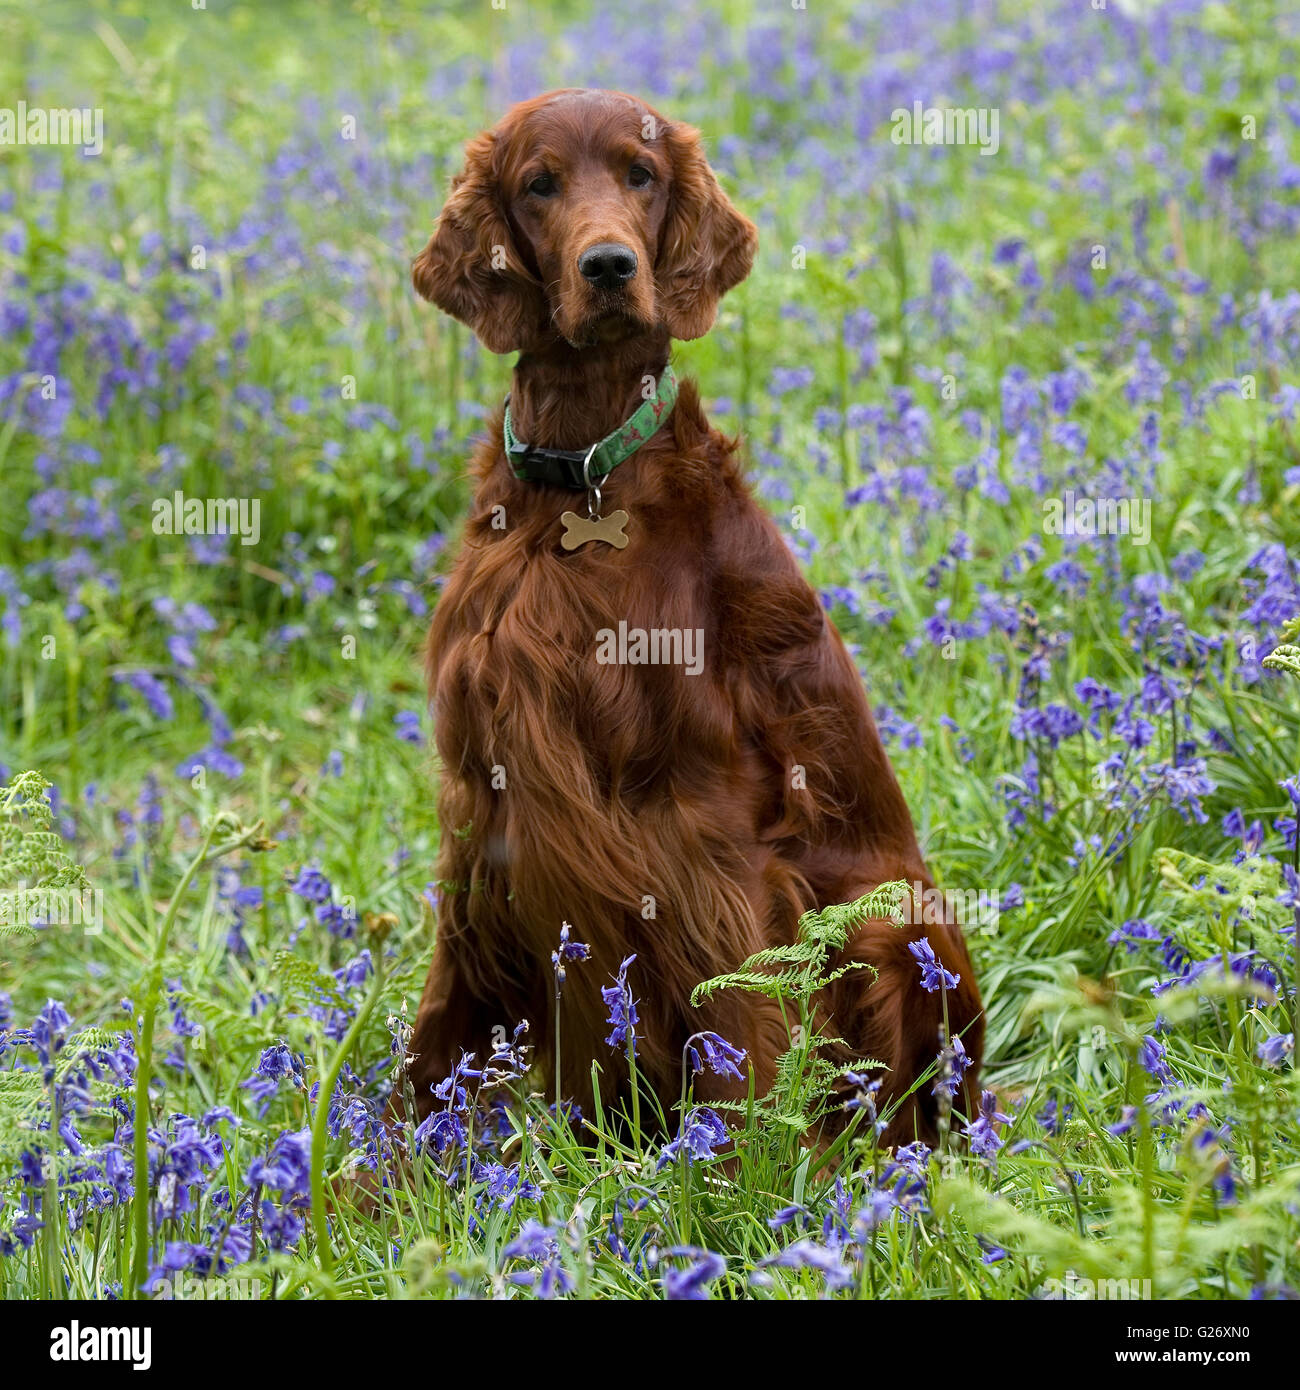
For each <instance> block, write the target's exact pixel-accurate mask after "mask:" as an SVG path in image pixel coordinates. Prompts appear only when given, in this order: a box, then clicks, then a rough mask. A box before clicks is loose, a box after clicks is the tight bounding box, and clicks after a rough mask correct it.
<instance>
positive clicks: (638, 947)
mask: <svg viewBox="0 0 1300 1390" xmlns="http://www.w3.org/2000/svg"><path fill="white" fill-rule="evenodd" d="M756 246H757V235H756V232H755V229H754V226H753V224H752V223H751V222H749V221H748V219H746V218H745V217H743V216H742V215H741V214H740V213H739V212H737V210H736V209H735V208H734V207H733V206H732V205H731V204H730V203H729V202H728V200H727V198H726V197H725V196H724V194H723V192H722V190H721V188H720V187H719V185H718V182H717V179H716V178H715V177H714V175H713V172H712V170H711V169H710V168H709V166H708V164H707V163H706V162H705V158H704V155H703V153H702V151H701V147H700V141H699V137H698V134H697V132H695V131H694V130H692V129H690V128H689V127H687V126H683V125H680V124H677V123H676V122H672V121H668V120H665V119H664V118H663V117H662V116H660V115H659V114H658V113H657V112H656V111H654V110H653V109H651V108H650V107H649V106H647V105H646V104H645V103H644V102H641V101H638V100H636V99H635V98H633V97H630V96H627V95H624V94H622V93H618V92H601V91H581V90H565V91H559V92H552V93H550V94H548V95H546V96H541V97H538V98H536V99H534V100H532V101H527V102H524V103H523V104H521V105H519V106H516V107H515V108H514V109H513V110H512V111H511V112H510V113H509V114H508V115H507V116H506V117H505V119H504V120H502V121H501V123H500V124H499V125H498V126H496V128H495V129H493V130H491V131H489V132H487V133H486V134H482V135H479V136H478V137H476V138H475V139H473V140H471V141H470V143H469V145H468V146H467V149H466V162H465V168H464V170H463V172H462V173H460V174H459V175H458V176H457V177H456V178H455V179H454V181H453V183H452V187H451V194H450V197H449V198H448V200H447V203H446V205H445V206H444V208H443V210H442V215H441V217H440V219H439V222H438V226H437V229H436V231H435V232H434V235H433V238H432V240H431V241H430V242H429V244H428V246H427V247H426V248H425V249H424V250H423V251H422V252H421V253H420V255H419V257H418V258H417V260H416V262H415V267H414V281H415V286H416V288H417V290H418V291H419V292H420V293H421V294H422V295H424V296H425V297H426V298H427V299H431V300H432V301H433V302H434V303H435V304H436V305H438V307H439V308H441V309H443V310H445V311H446V312H447V313H449V314H451V315H453V316H454V317H456V318H457V319H460V320H461V321H462V322H464V323H466V324H468V325H469V326H470V327H471V328H473V330H474V331H475V333H477V335H478V337H479V338H480V339H481V341H482V342H483V343H484V344H485V345H486V346H487V347H488V348H490V349H491V350H492V351H493V352H497V353H507V352H518V353H519V358H518V361H517V363H516V365H515V369H514V380H513V384H512V386H511V389H510V395H509V398H508V412H509V418H508V428H507V422H506V421H504V420H503V412H502V411H500V410H499V411H497V413H496V414H495V415H494V416H493V418H492V420H491V423H490V426H489V430H488V437H487V439H486V441H485V442H484V443H483V444H482V445H480V446H479V448H478V450H477V452H476V454H475V458H474V463H473V474H474V477H475V480H476V491H475V495H474V502H473V507H472V511H471V514H470V516H469V519H468V522H467V525H466V528H465V533H464V537H463V540H462V541H461V545H460V552H459V555H458V557H457V559H456V562H455V567H454V569H453V570H452V572H451V575H450V577H449V579H448V582H447V585H446V588H445V590H444V592H443V594H442V597H441V599H440V600H439V602H438V606H437V612H436V614H435V617H434V620H433V625H432V629H431V631H430V633H429V641H428V653H427V659H428V680H429V688H430V695H431V699H432V702H433V708H434V719H435V727H436V738H437V745H438V751H439V754H440V757H441V763H442V790H441V797H440V801H439V814H440V817H441V825H442V850H441V858H440V864H439V878H440V881H441V900H440V904H439V910H438V929H437V943H436V947H435V951H434V958H433V963H432V966H431V968H430V970H429V976H428V982H427V985H426V987H425V991H424V997H423V999H422V1001H421V1004H420V1010H419V1016H418V1019H417V1022H416V1025H415V1034H414V1038H413V1041H412V1049H411V1050H412V1052H413V1054H414V1056H413V1059H412V1061H411V1063H410V1068H409V1075H410V1078H411V1080H412V1082H413V1084H414V1091H415V1095H416V1097H417V1101H418V1104H419V1107H420V1111H421V1114H422V1115H423V1114H425V1113H427V1109H428V1108H429V1107H430V1106H431V1105H432V1104H433V1103H434V1102H433V1099H432V1097H431V1095H430V1087H431V1085H432V1084H434V1083H436V1082H437V1081H438V1080H440V1079H441V1078H443V1077H444V1076H445V1075H446V1074H447V1073H448V1072H449V1071H450V1069H451V1066H452V1064H453V1062H454V1061H455V1060H456V1058H457V1057H459V1055H460V1052H461V1049H468V1050H470V1051H476V1052H477V1053H478V1055H479V1057H480V1058H482V1057H483V1056H484V1055H485V1054H486V1052H487V1051H489V1050H490V1040H491V1038H492V1036H493V1034H494V1030H499V1031H497V1032H496V1036H497V1037H498V1038H500V1037H501V1036H508V1034H509V1033H510V1032H511V1031H512V1030H513V1026H514V1024H515V1022H516V1021H517V1020H520V1019H525V1018H526V1019H528V1020H529V1021H530V1023H531V1028H532V1031H531V1034H530V1037H531V1039H532V1040H533V1041H534V1042H535V1043H537V1044H538V1061H539V1062H541V1063H542V1064H543V1070H542V1073H541V1074H542V1075H544V1076H546V1075H550V1074H551V1071H550V1068H551V1067H552V1066H553V1062H554V1059H553V1058H552V1057H550V1056H548V1052H549V1048H550V1046H551V1041H550V1040H551V1039H552V1037H553V1035H554V1032H553V1028H554V1009H555V987H554V981H553V977H552V964H551V954H552V952H553V951H554V950H555V948H556V946H557V943H558V940H559V934H560V927H561V924H562V923H563V922H565V921H568V922H570V923H572V924H573V934H574V937H575V939H580V940H582V941H585V942H587V943H589V945H590V947H591V959H590V960H589V961H587V962H586V963H585V964H576V965H573V966H571V967H570V968H569V970H568V978H567V982H566V984H565V987H564V995H563V1003H562V1012H561V1023H562V1027H563V1041H562V1048H561V1063H562V1085H563V1089H564V1092H565V1098H572V1099H574V1100H577V1101H579V1102H583V1101H585V1102H587V1103H588V1104H589V1103H590V1100H591V1062H592V1059H593V1058H597V1059H598V1060H599V1061H600V1066H601V1087H602V1092H603V1099H604V1100H605V1101H606V1102H608V1101H609V1100H611V1099H613V1098H615V1097H616V1096H617V1094H618V1092H619V1090H620V1088H621V1087H624V1086H625V1085H626V1080H627V1071H626V1064H625V1059H624V1057H623V1055H622V1052H621V1050H617V1049H613V1050H612V1049H611V1048H610V1047H608V1046H607V1045H606V1044H605V1042H604V1037H605V1035H606V1034H607V1033H608V1032H609V1031H610V1029H609V1024H608V1023H607V1022H606V1018H605V1007H604V1004H603V1001H602V997H601V987H602V986H603V985H608V984H609V982H610V976H611V975H612V974H613V973H614V972H615V971H617V970H618V968H619V964H620V962H621V961H622V960H623V959H624V958H625V957H627V956H630V955H633V954H634V955H635V956H636V961H635V964H634V965H633V966H632V967H631V972H630V976H629V979H630V982H631V984H632V986H633V988H634V990H635V993H636V995H637V997H638V1000H639V1009H640V1023H639V1025H638V1028H637V1036H638V1041H639V1060H638V1066H639V1067H640V1068H641V1069H642V1074H643V1075H644V1076H645V1077H646V1078H647V1079H648V1081H649V1082H650V1084H652V1085H653V1086H654V1087H655V1088H656V1090H657V1093H658V1094H659V1096H660V1097H661V1098H662V1101H663V1104H664V1108H665V1113H668V1114H670V1115H671V1107H672V1106H673V1104H674V1103H675V1101H676V1099H677V1096H678V1090H679V1087H680V1078H681V1066H682V1048H683V1045H684V1043H685V1042H686V1040H687V1038H688V1037H689V1036H690V1035H691V1034H693V1033H696V1032H697V1031H699V1030H700V1029H705V1028H708V1029H712V1030H714V1031H716V1032H718V1033H720V1034H722V1036H723V1037H724V1038H726V1039H728V1040H729V1041H730V1042H732V1043H733V1044H735V1045H738V1046H740V1047H743V1048H745V1049H746V1050H747V1052H748V1054H749V1057H750V1059H751V1061H752V1064H753V1066H754V1068H755V1072H756V1083H757V1086H758V1088H759V1093H760V1094H762V1093H763V1091H764V1090H765V1089H766V1088H767V1087H768V1086H769V1084H770V1082H771V1080H772V1075H773V1063H774V1060H775V1058H776V1057H777V1056H778V1055H779V1054H780V1053H781V1052H783V1051H785V1050H786V1049H787V1048H788V1046H789V1039H788V1034H787V1029H786V1026H785V1024H784V1023H783V1021H782V1019H781V1017H780V1014H779V1012H778V1010H777V1008H776V1006H775V1005H771V1004H768V1003H766V1002H764V1001H762V1000H760V999H758V998H757V996H754V995H750V994H743V995H742V994H739V993H730V992H728V993H723V994H721V995H719V996H717V997H716V998H715V999H714V1000H713V1001H711V1002H710V1003H709V1004H708V1005H707V1006H705V1007H703V1008H701V1009H698V1010H697V1009H694V1008H692V1007H691V1004H690V994H691V990H692V988H693V987H694V986H695V985H696V984H697V983H698V982H699V981H701V980H705V979H708V978H709V977H711V976H713V975H718V974H721V973H723V972H726V971H729V970H732V969H734V968H735V967H736V966H737V965H739V963H740V962H741V961H742V960H743V959H744V958H745V957H746V956H748V955H750V954H751V953H752V952H754V951H757V950H760V949H762V948H763V947H764V946H768V945H771V944H774V943H777V942H788V941H789V940H791V938H792V935H793V933H794V930H795V924H796V921H797V919H798V917H799V915H800V914H801V913H803V912H805V911H807V910H808V909H810V908H814V907H818V906H822V905H825V904H829V903H842V902H848V901H850V900H851V899H854V898H856V897H858V896H859V895H861V894H863V893H865V892H867V891H868V890H870V889H872V888H874V887H876V886H877V885H879V884H880V883H882V882H884V881H886V880H892V879H904V880H907V881H908V882H914V881H917V880H919V881H920V882H922V883H923V884H925V885H927V886H928V885H929V882H930V881H929V879H928V877H927V875H926V871H925V867H924V865H923V863H922V860H921V855H920V851H919V849H918V848H917V842H916V836H915V833H914V831H913V829H912V822H911V818H910V816H909V814H908V809H907V806H906V804H905V802H904V800H903V796H902V794H901V792H900V790H899V787H898V783H897V781H896V780H895V777H894V773H893V770H892V769H891V767H890V764H889V760H888V758H887V757H886V755H885V752H884V750H883V748H882V747H881V742H880V738H879V736H878V734H877V732H876V727H875V724H874V722H873V720H872V717H871V712H870V709H869V707H868V705H867V701H866V698H865V696H864V693H863V688H862V683H861V681H860V679H859V677H858V673H857V671H856V670H855V668H854V665H853V662H852V661H851V660H850V658H849V656H848V654H847V653H846V651H845V649H844V645H843V643H842V641H841V640H840V637H839V635H838V634H837V633H836V631H835V629H834V627H833V626H832V625H831V623H830V621H829V620H828V618H827V616H826V614H825V613H824V612H823V610H822V608H821V606H820V604H819V603H818V600H817V598H816V596H815V595H814V593H813V591H812V589H811V588H810V587H809V585H808V584H807V582H806V581H805V580H804V579H803V577H802V576H801V574H800V573H799V570H798V568H797V567H796V565H795V562H794V560H793V558H792V557H791V554H790V551H789V549H788V548H787V546H786V544H785V542H784V541H783V540H782V538H781V535H780V533H779V532H778V530H777V528H776V526H775V525H774V524H773V523H772V521H771V520H770V519H769V518H768V517H767V515H766V514H765V513H764V512H763V511H762V510H761V509H760V508H759V507H758V506H757V505H756V504H755V502H754V500H753V498H752V497H751V495H750V493H749V490H748V488H747V487H746V485H745V482H744V480H743V478H742V476H741V470H740V466H739V462H738V459H737V456H736V445H735V442H734V441H730V440H727V439H726V438H724V437H723V436H722V435H721V434H720V433H719V432H718V431H717V430H715V429H712V428H711V427H710V425H709V423H708V421H707V419H706V418H705V415H704V412H703V410H702V409H701V406H700V398H699V393H698V391H697V389H696V386H695V384H694V382H691V381H683V382H682V383H681V385H680V388H679V389H678V388H676V384H675V381H674V379H673V375H672V372H671V369H670V368H669V367H668V359H669V351H670V343H671V340H672V339H673V338H681V339H689V338H698V337H700V336H701V335H703V334H704V333H706V332H708V330H709V328H710V327H711V325H712V324H713V320H714V317H715V315H716V313H717V307H718V300H719V298H720V297H721V296H722V295H723V294H725V293H726V292H727V291H728V290H730V289H731V288H732V287H733V286H735V285H736V284H738V283H739V282H740V281H741V280H742V279H744V277H745V276H746V275H747V274H748V272H749V270H750V266H751V264H752V262H753V259H754V253H755V250H756ZM675 389H676V391H677V394H676V399H675V401H674V399H673V393H674V390H675ZM629 422H630V423H629ZM593 446H599V447H593ZM597 489H599V490H597ZM593 518H598V520H593ZM621 625H623V626H621ZM922 935H927V936H928V937H929V940H930V942H931V944H932V945H933V947H934V949H935V951H936V952H937V953H938V955H939V957H940V959H941V960H942V961H943V963H944V964H945V965H946V967H947V968H948V969H949V970H950V971H952V972H954V973H956V974H959V975H960V977H961V982H960V985H959V986H958V987H957V988H956V989H955V990H950V991H949V992H948V996H947V1005H948V1013H949V1024H950V1027H951V1029H952V1030H953V1031H954V1032H958V1033H961V1034H962V1035H963V1041H964V1044H965V1048H966V1051H967V1052H968V1053H969V1054H970V1056H971V1057H972V1059H973V1065H972V1066H971V1068H970V1070H969V1071H968V1072H967V1074H966V1078H965V1087H964V1090H965V1094H964V1095H963V1094H961V1093H960V1092H959V1094H958V1097H957V1106H958V1108H959V1109H964V1110H966V1111H967V1113H969V1097H970V1095H972V1094H974V1095H978V1091H976V1090H975V1089H974V1087H975V1085H976V1084H977V1083H976V1073H977V1070H978V1063H979V1056H980V1050H981V1044H982V1036H983V1025H982V1022H981V1017H980V999H979V993H978V991H977V989H976V985H975V980H974V976H973V972H972V970H971V964H970V960H969V958H968V956H967V952H966V948H965V945H964V943H963V941H962V938H961V933H960V931H959V930H958V929H957V927H956V926H955V925H948V926H945V925H943V924H939V925H936V926H916V927H910V928H900V927H898V926H895V925H894V924H893V923H892V922H887V921H877V922H870V923H868V924H866V925H865V926H863V927H862V929H861V930H860V931H859V932H858V933H857V935H856V937H855V938H854V939H853V941H852V943H851V946H850V948H849V950H848V951H847V952H846V958H851V959H855V960H861V961H866V962H869V963H870V964H871V965H872V966H873V967H874V968H875V973H874V977H873V972H871V971H868V970H854V971H851V972H849V973H848V974H847V975H845V976H844V977H843V978H842V979H841V980H840V981H839V982H838V983H837V984H836V985H834V986H833V987H832V988H831V990H830V991H828V993H829V997H828V998H826V999H824V1000H823V1001H822V1012H823V1016H824V1019H825V1022H826V1026H827V1029H828V1031H829V1032H831V1033H833V1034H837V1035H839V1036H840V1037H841V1038H843V1039H844V1040H845V1041H846V1043H847V1044H848V1051H846V1052H845V1054H844V1057H845V1059H847V1058H848V1057H849V1056H863V1057H874V1058H878V1059H880V1060H881V1061H883V1062H885V1063H887V1064H888V1071H887V1072H885V1073H884V1084H883V1087H882V1089H881V1092H880V1104H881V1105H882V1107H883V1106H885V1105H888V1104H890V1103H892V1102H896V1101H897V1100H898V1098H899V1097H902V1096H903V1095H904V1093H905V1092H907V1091H908V1090H909V1088H912V1087H913V1085H914V1082H915V1079H916V1077H917V1076H918V1075H919V1073H920V1072H921V1071H923V1070H924V1069H925V1068H926V1067H927V1066H929V1065H930V1063H931V1062H933V1061H934V1059H935V1056H936V1053H937V1052H938V1049H939V1027H940V1020H941V1001H940V995H939V994H937V993H929V992H926V991H924V990H923V989H922V987H921V970H920V968H919V967H918V965H917V963H916V962H915V960H914V959H913V958H912V956H911V955H910V954H909V952H908V949H907V948H908V943H909V942H912V941H915V940H917V939H918V938H919V937H920V936H922ZM696 1093H697V1095H698V1096H700V1097H701V1098H702V1099H710V1098H712V1099H720V1098H723V1097H733V1096H735V1095H737V1094H743V1093H744V1088H743V1087H740V1086H738V1085H737V1084H736V1083H735V1082H727V1081H723V1080H720V1079H718V1078H716V1077H709V1076H702V1077H700V1078H699V1079H698V1082H697V1089H696ZM934 1123H935V1101H934V1099H933V1097H932V1095H931V1085H930V1083H929V1082H928V1081H927V1082H926V1083H925V1084H924V1085H923V1086H921V1087H920V1088H918V1089H917V1090H916V1092H915V1094H914V1095H912V1096H911V1097H910V1098H908V1099H907V1100H906V1101H905V1102H903V1103H902V1104H900V1105H898V1107H897V1110H896V1113H895V1114H894V1118H893V1122H892V1124H891V1125H890V1128H889V1130H888V1132H887V1134H886V1135H885V1142H906V1141H907V1140H910V1139H911V1138H913V1137H916V1136H918V1135H919V1136H922V1137H925V1136H929V1135H932V1134H933V1132H934Z"/></svg>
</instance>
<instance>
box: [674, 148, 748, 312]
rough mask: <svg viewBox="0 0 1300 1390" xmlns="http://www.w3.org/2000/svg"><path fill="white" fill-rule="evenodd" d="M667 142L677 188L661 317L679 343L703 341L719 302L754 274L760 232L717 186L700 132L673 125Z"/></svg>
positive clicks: (675, 188) (675, 190)
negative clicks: (701, 143)
mask: <svg viewBox="0 0 1300 1390" xmlns="http://www.w3.org/2000/svg"><path fill="white" fill-rule="evenodd" d="M664 138H665V140H666V142H667V145H668V153H669V157H670V158H671V160H672V165H673V185H672V192H671V195H670V197H671V202H670V203H669V208H668V220H667V221H666V222H665V224H664V230H663V235H662V237H661V238H660V242H659V261H658V264H657V265H656V267H655V282H656V287H657V289H658V292H659V308H660V314H661V316H662V318H663V321H664V323H665V324H666V325H667V327H668V331H669V332H670V333H671V334H672V335H673V337H674V338H702V337H703V336H704V335H705V334H706V333H707V332H708V331H709V329H710V328H712V327H713V320H714V319H715V318H716V317H717V313H718V300H719V299H721V298H722V296H723V295H724V294H726V292H727V291H728V290H729V289H732V288H734V287H735V286H736V285H738V284H740V282H741V281H742V280H743V279H744V278H745V276H746V275H748V274H749V270H750V267H751V266H752V265H753V264H754V252H755V251H756V250H757V249H758V230H757V229H756V228H755V226H754V224H753V223H752V222H751V221H750V220H749V218H748V217H745V216H744V215H743V214H741V213H739V212H737V211H736V209H735V208H734V207H732V205H731V204H730V202H728V201H727V195H726V194H725V193H724V192H723V191H722V189H721V188H720V187H719V186H718V180H717V178H716V176H715V175H714V172H713V170H712V169H710V168H709V165H708V161H707V160H706V159H705V158H704V150H703V148H702V147H701V145H700V134H699V131H697V130H693V129H692V128H691V127H690V126H687V125H671V126H667V127H665V130H664Z"/></svg>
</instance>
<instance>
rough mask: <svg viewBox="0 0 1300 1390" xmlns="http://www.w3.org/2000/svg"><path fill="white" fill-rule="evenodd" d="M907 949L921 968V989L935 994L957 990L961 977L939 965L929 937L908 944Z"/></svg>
mask: <svg viewBox="0 0 1300 1390" xmlns="http://www.w3.org/2000/svg"><path fill="white" fill-rule="evenodd" d="M907 949H908V950H909V951H910V952H911V953H912V959H913V960H914V961H915V962H916V963H917V965H919V966H920V967H921V988H922V989H924V990H927V991H928V992H929V993H931V994H933V993H934V992H935V990H937V989H940V988H942V989H956V988H957V985H958V984H959V983H960V981H961V976H960V975H953V974H952V973H951V972H950V971H947V970H945V969H944V968H943V966H942V965H940V964H939V960H938V957H937V956H936V955H935V954H934V948H933V947H932V946H931V945H930V939H929V937H925V936H923V937H921V938H920V939H919V940H917V941H911V942H909V943H908V946H907Z"/></svg>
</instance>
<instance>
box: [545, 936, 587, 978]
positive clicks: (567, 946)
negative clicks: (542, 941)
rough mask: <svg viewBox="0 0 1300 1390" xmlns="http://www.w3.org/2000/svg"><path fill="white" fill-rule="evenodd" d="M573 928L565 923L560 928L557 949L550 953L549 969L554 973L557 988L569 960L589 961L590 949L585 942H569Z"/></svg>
mask: <svg viewBox="0 0 1300 1390" xmlns="http://www.w3.org/2000/svg"><path fill="white" fill-rule="evenodd" d="M572 930H573V928H572V927H571V926H570V925H569V924H568V923H567V922H565V923H564V925H563V926H562V927H561V928H560V945H559V949H558V950H555V951H552V952H551V968H552V969H553V970H554V971H555V983H556V986H557V987H558V986H559V985H562V984H563V983H564V979H565V970H564V967H565V965H566V964H567V963H568V962H569V961H571V960H590V958H591V947H590V946H588V945H587V943H586V942H585V941H570V940H569V933H570V932H571V931H572Z"/></svg>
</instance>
